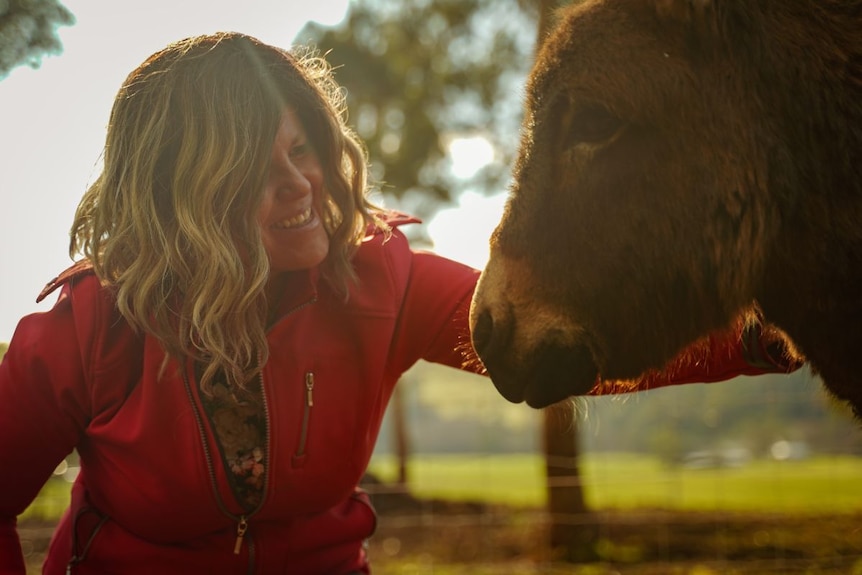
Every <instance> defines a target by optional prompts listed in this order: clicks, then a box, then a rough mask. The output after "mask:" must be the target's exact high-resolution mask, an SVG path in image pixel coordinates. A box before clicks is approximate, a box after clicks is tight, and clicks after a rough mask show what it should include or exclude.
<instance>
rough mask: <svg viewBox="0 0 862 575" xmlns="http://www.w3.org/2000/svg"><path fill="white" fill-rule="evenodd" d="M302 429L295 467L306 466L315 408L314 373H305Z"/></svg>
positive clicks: (295, 455)
mask: <svg viewBox="0 0 862 575" xmlns="http://www.w3.org/2000/svg"><path fill="white" fill-rule="evenodd" d="M303 394H304V398H303V409H302V427H301V428H300V430H299V442H298V444H297V446H296V452H295V453H294V454H293V458H292V464H293V467H302V466H303V465H305V458H306V455H307V451H306V448H307V446H308V426H309V423H310V421H311V410H312V408H313V407H314V372H311V371H307V372H305V389H304V390H303Z"/></svg>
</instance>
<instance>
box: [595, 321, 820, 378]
mask: <svg viewBox="0 0 862 575" xmlns="http://www.w3.org/2000/svg"><path fill="white" fill-rule="evenodd" d="M804 363H805V358H804V357H802V355H801V354H799V353H798V352H797V351H796V349H795V348H794V347H793V345H792V344H791V343H790V341H789V340H788V339H787V337H786V336H785V335H784V334H783V332H781V331H780V330H779V329H777V328H775V327H773V326H771V325H769V324H764V323H762V322H761V320H760V318H757V319H754V320H752V319H742V318H741V319H739V320H738V321H737V322H736V323H735V324H734V325H733V326H732V327H731V328H730V329H728V330H724V331H718V332H715V333H712V334H710V335H709V336H707V337H705V338H703V339H701V340H699V341H696V342H694V343H693V344H692V345H690V346H689V347H687V348H686V349H684V350H683V351H682V352H681V353H680V354H679V355H677V356H676V357H675V358H674V359H672V360H671V361H670V362H669V363H668V364H667V365H666V366H665V367H664V368H663V369H661V370H652V371H649V372H647V373H645V374H644V375H643V376H641V377H639V378H637V379H634V380H629V381H601V380H599V381H598V382H597V383H596V386H595V387H594V388H593V390H592V391H591V392H590V394H591V395H607V394H613V393H628V392H635V391H645V390H648V389H654V388H657V387H667V386H671V385H681V384H686V383H712V382H718V381H726V380H728V379H732V378H734V377H737V376H740V375H764V374H768V373H791V372H793V371H796V370H797V369H799V368H800V367H802V365H804Z"/></svg>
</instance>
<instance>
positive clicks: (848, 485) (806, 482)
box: [369, 453, 862, 513]
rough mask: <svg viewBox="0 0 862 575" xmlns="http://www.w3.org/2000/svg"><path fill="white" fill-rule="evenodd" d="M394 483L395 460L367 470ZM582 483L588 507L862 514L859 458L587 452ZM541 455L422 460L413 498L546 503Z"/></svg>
mask: <svg viewBox="0 0 862 575" xmlns="http://www.w3.org/2000/svg"><path fill="white" fill-rule="evenodd" d="M369 471H371V472H372V473H374V474H375V475H377V476H378V477H379V478H380V479H381V480H383V481H384V482H385V481H391V480H392V479H394V478H395V477H396V462H395V460H394V458H392V457H386V456H377V457H375V458H374V460H373V461H372V464H371V467H370V469H369ZM580 471H581V481H582V484H583V486H584V494H585V498H586V501H587V506H588V507H589V508H590V509H617V510H627V509H636V508H649V509H669V510H684V511H711V512H712V511H761V512H789V513H805V512H815V513H854V512H860V511H862V493H860V485H862V458H857V457H849V456H834V457H815V458H810V459H806V460H801V461H771V460H769V461H767V460H764V461H754V462H751V463H749V464H747V465H745V466H743V467H738V468H710V469H687V468H684V467H667V466H664V465H662V464H661V463H660V462H659V461H658V460H657V459H655V458H653V457H649V456H643V455H635V454H619V453H615V454H585V455H584V456H582V459H581V462H580ZM544 473H545V471H544V460H543V458H542V456H541V455H539V454H520V455H475V454H474V455H427V456H419V457H415V458H413V459H412V460H411V461H410V463H409V466H408V479H409V488H410V492H411V493H412V494H413V495H414V496H415V497H417V498H420V499H447V500H455V501H478V502H485V503H497V504H503V505H512V506H518V507H542V506H544V505H545V475H544Z"/></svg>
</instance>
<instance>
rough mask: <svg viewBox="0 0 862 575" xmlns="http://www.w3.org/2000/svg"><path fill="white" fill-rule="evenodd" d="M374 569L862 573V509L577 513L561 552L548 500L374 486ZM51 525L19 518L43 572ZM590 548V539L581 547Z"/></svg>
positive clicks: (379, 572) (603, 574) (25, 542)
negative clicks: (463, 497)
mask: <svg viewBox="0 0 862 575" xmlns="http://www.w3.org/2000/svg"><path fill="white" fill-rule="evenodd" d="M374 502H375V506H376V507H377V509H378V514H379V519H378V529H377V532H376V533H375V535H374V537H372V538H371V540H370V541H369V548H368V550H369V554H370V556H371V559H372V565H373V566H374V573H375V575H401V574H408V573H410V574H426V573H427V574H440V575H461V574H464V575H466V574H470V575H476V574H480V573H481V574H485V573H487V574H497V575H503V574H509V573H511V574H519V575H521V574H524V575H528V574H533V573H536V574H538V573H542V574H545V575H556V574H562V573H569V574H577V575H580V574H584V575H675V574H680V575H719V574H721V575H725V574H728V575H778V574H781V575H791V574H797V573H798V574H800V575H801V574H805V575H839V574H840V575H862V513H859V514H846V515H831V516H805V517H801V516H787V515H764V514H706V513H682V512H668V511H663V510H654V511H648V510H645V511H639V512H636V513H633V512H625V513H622V512H601V513H593V514H590V515H587V516H580V517H572V518H569V521H568V524H569V525H571V526H574V527H573V530H574V532H575V533H577V534H580V536H581V537H587V538H588V539H589V544H588V545H586V548H587V549H589V553H590V554H591V555H592V557H591V558H590V559H589V560H584V561H581V562H578V563H572V562H567V561H563V560H561V553H560V552H559V550H554V549H552V548H551V546H550V545H549V543H548V541H549V533H550V521H549V518H548V516H547V515H546V514H545V513H544V512H542V510H536V509H512V508H507V507H500V506H488V505H482V504H472V503H452V502H444V501H427V500H415V499H413V498H411V497H409V496H407V495H394V496H382V495H377V496H374ZM51 531H52V525H46V524H39V523H33V522H23V523H22V524H20V525H19V532H20V535H21V540H22V546H23V547H24V551H25V554H26V555H27V560H28V565H29V566H30V567H31V570H30V571H28V573H38V572H39V569H38V565H40V564H41V560H42V557H43V555H44V552H45V548H46V546H47V543H48V539H49V538H50V534H51ZM582 549H583V547H582Z"/></svg>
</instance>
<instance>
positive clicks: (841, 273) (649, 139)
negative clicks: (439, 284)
mask: <svg viewBox="0 0 862 575" xmlns="http://www.w3.org/2000/svg"><path fill="white" fill-rule="evenodd" d="M753 313H756V314H757V316H758V317H759V316H760V315H761V314H762V316H763V317H765V318H767V319H768V321H769V322H770V323H772V324H774V325H775V326H777V327H778V328H780V329H781V330H782V331H783V332H784V334H786V335H787V337H788V338H790V340H789V342H788V343H789V344H790V345H793V346H794V347H795V348H796V349H798V350H799V351H800V352H801V353H802V354H803V355H804V356H805V358H806V359H807V361H808V362H809V364H810V366H811V367H812V369H813V370H814V371H815V372H817V373H819V375H820V376H821V378H822V380H823V382H824V384H825V386H826V387H827V388H828V389H829V390H830V391H831V392H832V393H833V394H834V396H836V397H837V398H839V399H841V400H844V401H846V402H848V403H849V404H850V405H851V407H852V408H853V410H854V412H855V415H856V416H857V417H860V418H862V365H857V362H856V359H857V357H859V356H862V0H587V1H582V2H576V3H575V4H574V5H572V6H570V7H568V8H566V9H564V11H563V12H562V13H561V20H560V23H559V24H558V25H557V27H556V29H555V31H554V32H553V33H552V34H551V36H550V37H549V38H548V40H547V41H546V42H545V43H544V45H543V47H542V49H541V50H540V52H539V54H538V56H537V60H536V63H535V66H534V68H533V70H532V71H531V73H530V77H529V79H528V83H527V90H526V102H525V118H524V123H523V129H522V134H521V140H520V147H519V153H518V159H517V161H516V164H515V166H514V171H513V183H512V185H511V188H510V191H509V197H508V199H507V204H506V208H505V210H504V213H503V216H502V219H501V221H500V223H499V225H498V227H497V228H496V230H495V231H494V233H493V234H492V237H491V253H490V260H489V262H488V265H487V267H486V269H485V270H484V272H483V273H482V276H481V278H480V280H479V285H478V286H477V290H476V293H475V296H474V299H473V303H472V308H471V312H470V323H471V330H472V334H473V335H472V337H473V346H474V348H475V349H476V351H477V353H478V354H479V356H480V358H481V360H482V362H483V363H484V364H485V367H486V368H487V370H488V372H489V375H490V376H491V378H492V380H493V382H494V384H495V385H496V386H497V389H498V390H499V391H500V392H501V393H502V395H503V396H504V397H506V398H507V399H509V400H510V401H514V402H519V401H524V400H526V402H527V403H528V404H529V405H531V406H534V407H542V406H545V405H549V404H551V403H554V402H556V401H558V400H561V399H563V398H565V397H567V396H569V395H578V394H583V393H586V392H587V391H588V390H589V389H590V388H591V387H592V386H593V384H594V383H595V382H596V378H597V377H601V378H602V379H603V380H618V379H620V380H621V379H631V378H635V377H638V376H639V375H640V374H642V373H644V372H645V371H646V370H649V369H658V368H661V366H663V365H665V364H666V362H668V361H669V360H670V359H671V358H673V357H674V356H675V355H676V354H677V353H679V352H680V350H682V349H684V348H686V347H687V346H689V345H692V343H693V342H696V341H697V340H699V339H700V338H701V337H702V336H704V335H705V334H707V333H710V332H712V331H717V330H720V329H722V328H726V327H727V326H728V325H729V324H731V323H732V322H733V321H737V320H738V318H739V317H740V316H741V315H745V314H753Z"/></svg>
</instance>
